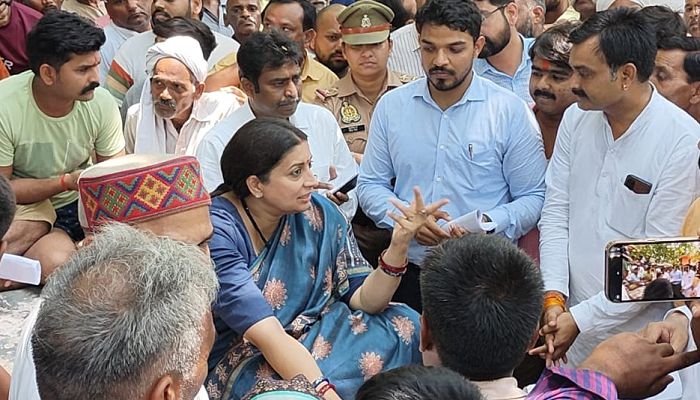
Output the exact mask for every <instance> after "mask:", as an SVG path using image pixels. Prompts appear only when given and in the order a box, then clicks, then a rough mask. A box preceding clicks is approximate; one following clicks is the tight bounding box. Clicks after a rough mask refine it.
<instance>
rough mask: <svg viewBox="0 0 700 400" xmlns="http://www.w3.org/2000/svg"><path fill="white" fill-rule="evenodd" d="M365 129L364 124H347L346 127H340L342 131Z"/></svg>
mask: <svg viewBox="0 0 700 400" xmlns="http://www.w3.org/2000/svg"><path fill="white" fill-rule="evenodd" d="M364 130H365V126H364V125H355V126H346V127H345V128H342V129H340V131H341V132H343V133H355V132H364Z"/></svg>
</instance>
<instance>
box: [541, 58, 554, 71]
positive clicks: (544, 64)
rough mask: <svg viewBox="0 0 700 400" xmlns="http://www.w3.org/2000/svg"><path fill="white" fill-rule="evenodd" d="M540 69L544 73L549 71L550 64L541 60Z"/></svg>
mask: <svg viewBox="0 0 700 400" xmlns="http://www.w3.org/2000/svg"><path fill="white" fill-rule="evenodd" d="M542 69H543V70H544V71H549V70H550V69H552V63H550V62H549V60H542Z"/></svg>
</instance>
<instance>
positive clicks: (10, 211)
mask: <svg viewBox="0 0 700 400" xmlns="http://www.w3.org/2000/svg"><path fill="white" fill-rule="evenodd" d="M15 208H16V200H15V192H14V191H12V186H10V181H8V180H7V178H5V176H4V175H0V240H2V237H3V236H5V234H6V233H7V231H8V230H10V225H11V224H12V219H13V218H14V217H15Z"/></svg>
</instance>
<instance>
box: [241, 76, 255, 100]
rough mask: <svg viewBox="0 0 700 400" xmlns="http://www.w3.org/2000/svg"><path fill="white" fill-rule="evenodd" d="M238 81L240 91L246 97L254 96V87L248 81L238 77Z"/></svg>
mask: <svg viewBox="0 0 700 400" xmlns="http://www.w3.org/2000/svg"><path fill="white" fill-rule="evenodd" d="M239 79H240V80H241V89H243V91H244V92H245V94H247V95H248V97H253V96H254V95H255V85H254V84H253V82H252V81H251V80H250V79H248V78H246V77H244V76H240V75H239Z"/></svg>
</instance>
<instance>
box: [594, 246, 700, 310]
mask: <svg viewBox="0 0 700 400" xmlns="http://www.w3.org/2000/svg"><path fill="white" fill-rule="evenodd" d="M605 259H606V280H605V292H606V296H607V297H608V299H609V300H610V301H613V302H617V303H625V302H651V301H674V300H683V299H700V271H698V266H699V264H700V239H698V238H672V239H668V238H667V239H644V240H637V241H633V240H629V241H616V242H612V243H610V244H608V247H607V249H606V254H605Z"/></svg>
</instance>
